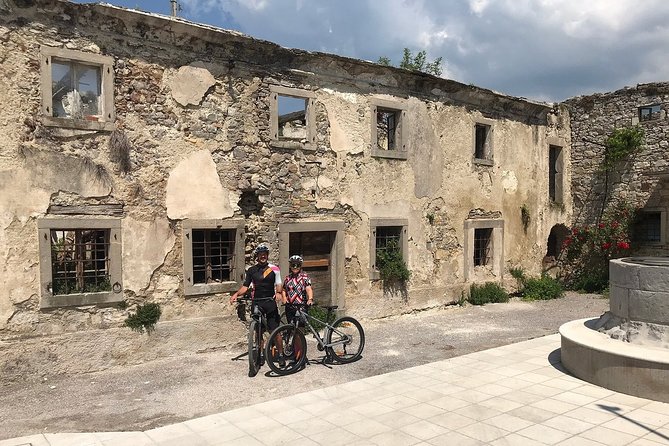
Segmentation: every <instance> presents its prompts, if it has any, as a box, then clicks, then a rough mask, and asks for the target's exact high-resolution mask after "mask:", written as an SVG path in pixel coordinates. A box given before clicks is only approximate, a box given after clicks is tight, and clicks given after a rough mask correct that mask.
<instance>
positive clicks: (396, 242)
mask: <svg viewBox="0 0 669 446" xmlns="http://www.w3.org/2000/svg"><path fill="white" fill-rule="evenodd" d="M407 225H408V220H406V219H386V218H377V219H371V220H370V229H371V233H370V242H371V243H370V252H369V256H370V278H371V279H373V280H376V279H380V277H381V276H380V274H379V269H378V264H377V259H378V258H379V254H380V253H382V252H386V251H388V250H390V249H392V250H398V251H399V252H400V253H401V255H402V259H404V261H405V262H406V261H407V252H408V241H407Z"/></svg>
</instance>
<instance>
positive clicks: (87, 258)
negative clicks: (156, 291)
mask: <svg viewBox="0 0 669 446" xmlns="http://www.w3.org/2000/svg"><path fill="white" fill-rule="evenodd" d="M38 229H39V243H40V276H41V285H42V302H41V307H42V308H50V307H61V306H81V305H92V304H104V303H112V302H119V301H122V300H123V293H122V291H123V290H122V285H121V231H120V229H121V223H120V220H119V219H69V218H44V219H41V220H39V222H38Z"/></svg>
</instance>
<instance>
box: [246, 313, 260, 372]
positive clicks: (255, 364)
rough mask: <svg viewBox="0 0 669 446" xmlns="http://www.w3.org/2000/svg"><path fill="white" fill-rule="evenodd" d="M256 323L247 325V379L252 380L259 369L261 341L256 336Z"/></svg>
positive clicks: (257, 331)
mask: <svg viewBox="0 0 669 446" xmlns="http://www.w3.org/2000/svg"><path fill="white" fill-rule="evenodd" d="M259 332H260V331H259V330H258V321H251V323H250V324H249V333H248V347H249V377H251V378H253V377H254V376H256V375H257V374H258V370H259V369H260V349H261V343H260V342H261V339H260V337H259V335H258V333H259Z"/></svg>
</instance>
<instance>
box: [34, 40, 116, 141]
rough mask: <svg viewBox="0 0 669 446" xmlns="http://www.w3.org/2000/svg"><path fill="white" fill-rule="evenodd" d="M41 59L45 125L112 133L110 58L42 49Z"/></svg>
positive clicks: (112, 79) (112, 77)
mask: <svg viewBox="0 0 669 446" xmlns="http://www.w3.org/2000/svg"><path fill="white" fill-rule="evenodd" d="M40 58H41V91H42V109H43V113H44V119H43V121H44V123H45V125H48V126H58V127H71V128H78V129H91V130H113V128H114V124H113V121H114V118H115V113H114V98H113V92H114V76H113V68H112V64H113V59H112V58H111V57H107V56H101V55H98V54H91V53H84V52H81V51H73V50H65V49H60V48H53V47H48V46H42V47H41V48H40Z"/></svg>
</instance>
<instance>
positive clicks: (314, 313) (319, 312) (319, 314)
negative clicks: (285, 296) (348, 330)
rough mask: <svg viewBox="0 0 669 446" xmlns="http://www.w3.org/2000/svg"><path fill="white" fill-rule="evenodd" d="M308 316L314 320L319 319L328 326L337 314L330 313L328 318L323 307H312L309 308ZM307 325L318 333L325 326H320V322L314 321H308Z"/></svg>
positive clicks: (326, 311)
mask: <svg viewBox="0 0 669 446" xmlns="http://www.w3.org/2000/svg"><path fill="white" fill-rule="evenodd" d="M309 316H311V317H315V318H316V319H319V320H321V321H325V322H327V323H328V324H331V323H332V322H334V320H335V317H336V316H337V314H336V313H335V312H334V311H332V312H330V317H328V310H327V309H325V308H323V307H318V306H316V305H312V306H311V307H309ZM309 323H310V324H311V326H312V327H314V330H316V331H319V330H322V329H323V327H325V325H323V324H321V323H320V322H316V321H314V320H311V319H309Z"/></svg>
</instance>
